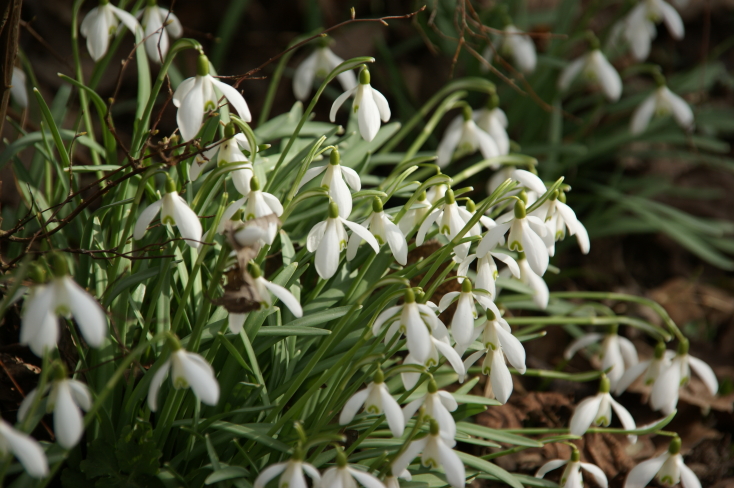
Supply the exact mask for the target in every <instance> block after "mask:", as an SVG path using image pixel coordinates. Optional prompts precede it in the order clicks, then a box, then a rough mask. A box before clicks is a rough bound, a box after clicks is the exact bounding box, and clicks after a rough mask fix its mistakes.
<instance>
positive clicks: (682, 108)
mask: <svg viewBox="0 0 734 488" xmlns="http://www.w3.org/2000/svg"><path fill="white" fill-rule="evenodd" d="M666 90H667V88H666ZM667 98H668V103H669V104H670V108H671V110H672V111H673V117H674V118H675V121H676V122H678V125H680V126H681V127H682V128H684V129H690V128H692V127H693V111H692V110H691V107H690V105H688V103H687V102H686V101H685V100H683V99H682V98H681V97H679V96H678V95H676V94H675V93H673V92H671V91H670V90H668V97H667Z"/></svg>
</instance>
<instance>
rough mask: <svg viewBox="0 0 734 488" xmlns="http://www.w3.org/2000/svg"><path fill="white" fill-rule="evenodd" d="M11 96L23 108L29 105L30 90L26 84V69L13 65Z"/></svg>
mask: <svg viewBox="0 0 734 488" xmlns="http://www.w3.org/2000/svg"><path fill="white" fill-rule="evenodd" d="M10 85H11V87H10V96H12V97H13V100H15V103H17V104H18V105H20V107H21V108H26V107H28V91H27V90H26V86H25V71H23V70H22V69H20V68H18V67H16V66H13V76H12V78H11V80H10Z"/></svg>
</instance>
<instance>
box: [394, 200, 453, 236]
mask: <svg viewBox="0 0 734 488" xmlns="http://www.w3.org/2000/svg"><path fill="white" fill-rule="evenodd" d="M442 198H443V197H442ZM430 209H431V203H430V202H429V201H428V194H427V193H426V192H425V190H424V191H422V192H420V194H418V199H417V200H416V201H415V203H413V205H412V206H411V207H410V209H409V210H408V211H407V212H405V215H403V218H402V219H400V222H398V228H399V229H400V232H402V233H403V235H404V236H407V235H408V233H409V232H410V231H411V230H413V227H415V224H416V223H418V222H421V221H422V220H423V217H425V216H426V215H427V214H428V211H429V210H430Z"/></svg>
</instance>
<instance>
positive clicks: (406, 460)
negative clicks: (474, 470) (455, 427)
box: [392, 419, 466, 488]
mask: <svg viewBox="0 0 734 488" xmlns="http://www.w3.org/2000/svg"><path fill="white" fill-rule="evenodd" d="M430 429H431V430H430V432H429V433H428V435H427V436H425V437H423V438H422V439H418V440H415V441H412V442H411V443H410V445H409V446H408V447H407V449H405V451H403V453H402V454H401V455H400V456H398V458H397V459H396V460H395V461H394V462H393V464H392V474H393V476H398V475H400V474H401V473H403V472H404V471H405V469H406V468H407V467H408V466H409V465H410V463H411V462H412V461H413V459H415V458H416V457H417V456H418V455H419V454H420V455H421V464H423V466H425V467H426V468H433V469H436V468H439V467H443V470H444V473H445V474H446V481H448V482H449V484H450V485H451V486H453V487H454V488H464V485H465V483H466V470H465V468H464V463H463V462H461V459H460V458H459V456H458V454H456V453H455V452H454V451H453V449H452V447H454V446H455V445H456V441H454V440H453V439H450V440H449V439H446V438H445V437H444V436H442V435H441V430H440V427H439V425H438V422H437V421H436V420H435V419H431V421H430Z"/></svg>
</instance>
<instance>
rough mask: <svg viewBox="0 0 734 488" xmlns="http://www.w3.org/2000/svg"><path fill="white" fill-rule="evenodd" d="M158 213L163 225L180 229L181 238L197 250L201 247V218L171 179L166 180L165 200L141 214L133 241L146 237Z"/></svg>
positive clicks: (155, 203)
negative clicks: (179, 192) (180, 194)
mask: <svg viewBox="0 0 734 488" xmlns="http://www.w3.org/2000/svg"><path fill="white" fill-rule="evenodd" d="M158 212H160V213H161V223H163V224H172V225H175V226H176V227H178V231H179V233H180V234H181V237H183V238H184V239H186V244H188V245H189V246H191V247H193V248H196V249H198V248H199V246H201V233H202V230H201V222H199V216H198V215H196V212H194V211H193V210H191V208H190V207H189V205H188V203H186V200H184V199H183V198H181V197H180V196H179V194H178V192H177V191H176V183H175V182H174V181H173V180H172V179H171V178H170V177H168V178H167V179H166V194H165V195H163V198H161V199H160V200H158V201H157V202H154V203H151V204H150V205H149V206H148V207H147V208H146V209H145V210H143V211H142V212H141V213H140V217H138V220H137V222H135V228H134V229H133V239H135V240H140V239H142V238H143V236H145V232H146V231H147V230H148V226H149V225H150V223H151V222H152V221H153V218H154V217H155V216H156V215H157V214H158Z"/></svg>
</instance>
